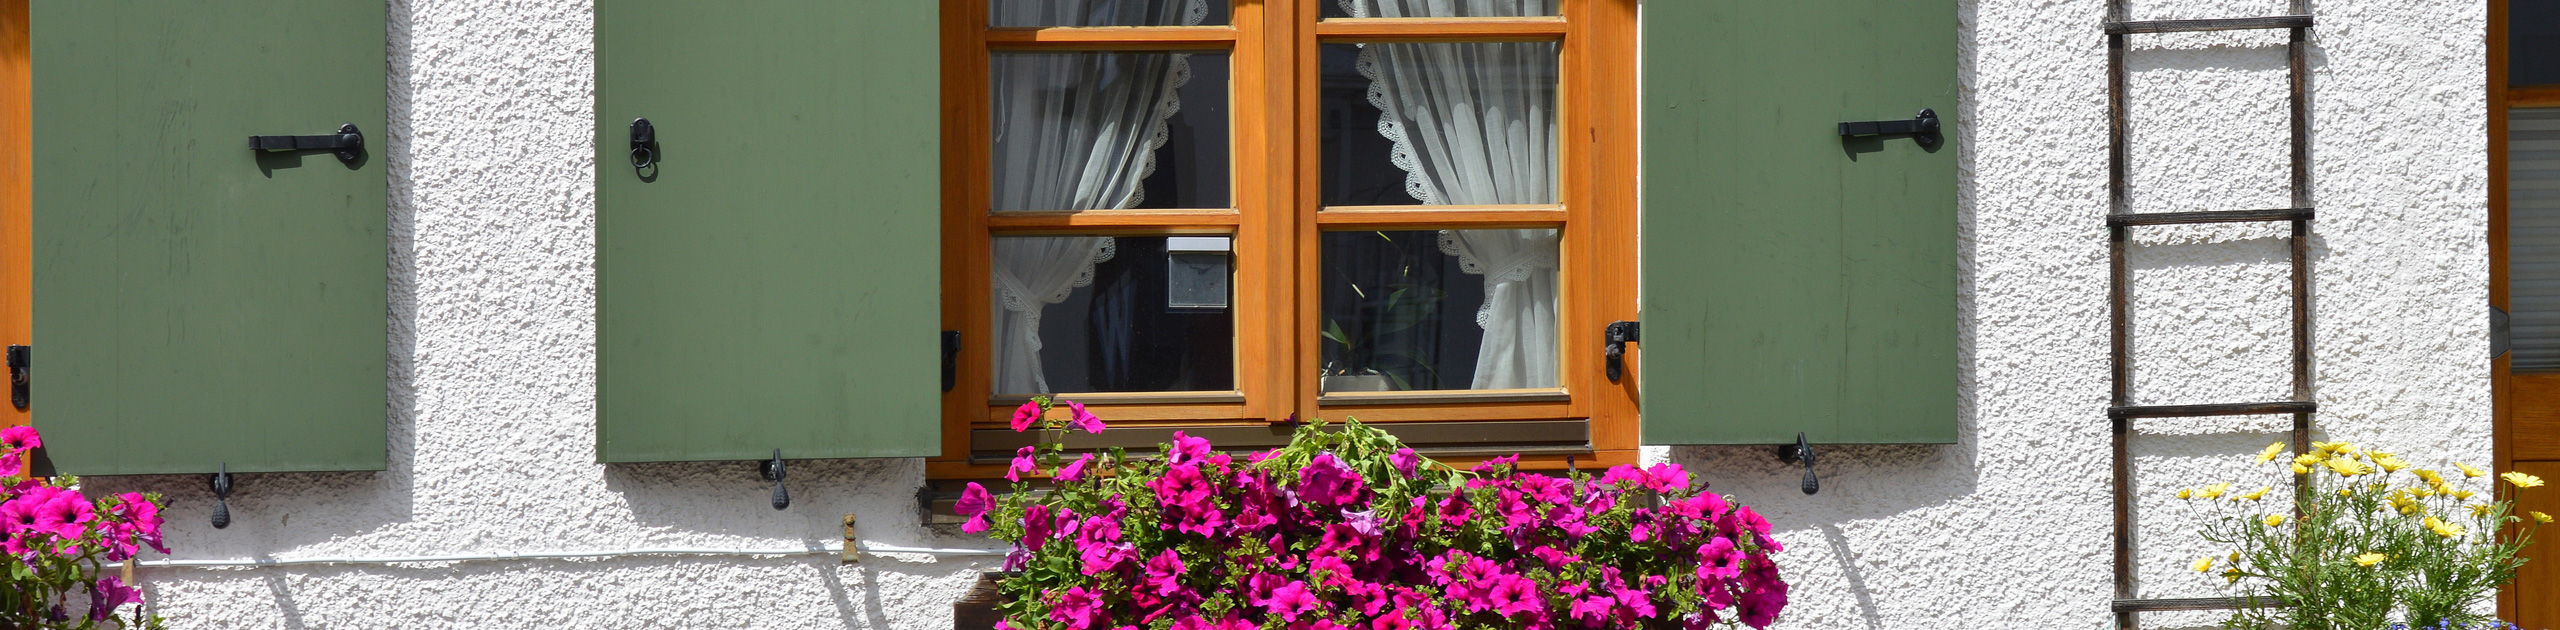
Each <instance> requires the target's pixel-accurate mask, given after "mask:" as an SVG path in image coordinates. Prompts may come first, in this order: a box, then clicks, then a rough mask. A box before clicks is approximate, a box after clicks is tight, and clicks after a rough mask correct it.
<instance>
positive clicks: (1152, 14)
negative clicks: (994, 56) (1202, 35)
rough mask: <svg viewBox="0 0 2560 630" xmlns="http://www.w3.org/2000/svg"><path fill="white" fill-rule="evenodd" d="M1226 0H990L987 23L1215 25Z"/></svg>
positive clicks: (1221, 22) (1223, 12) (1223, 20)
mask: <svg viewBox="0 0 2560 630" xmlns="http://www.w3.org/2000/svg"><path fill="white" fill-rule="evenodd" d="M1226 23H1227V0H989V2H987V25H988V26H994V27H1000V28H1001V27H1025V26H1030V27H1038V26H1216V25H1224V24H1226Z"/></svg>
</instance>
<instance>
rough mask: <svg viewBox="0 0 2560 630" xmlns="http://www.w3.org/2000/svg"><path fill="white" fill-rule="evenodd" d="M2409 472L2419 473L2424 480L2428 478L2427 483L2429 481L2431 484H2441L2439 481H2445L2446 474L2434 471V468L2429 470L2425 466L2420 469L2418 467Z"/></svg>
mask: <svg viewBox="0 0 2560 630" xmlns="http://www.w3.org/2000/svg"><path fill="white" fill-rule="evenodd" d="M2409 474H2412V475H2417V476H2418V478H2419V479H2424V480H2426V482H2427V483H2429V484H2439V483H2444V475H2443V474H2439V473H2437V472H2436V471H2432V470H2427V469H2424V468H2420V469H2417V470H2412V471H2409Z"/></svg>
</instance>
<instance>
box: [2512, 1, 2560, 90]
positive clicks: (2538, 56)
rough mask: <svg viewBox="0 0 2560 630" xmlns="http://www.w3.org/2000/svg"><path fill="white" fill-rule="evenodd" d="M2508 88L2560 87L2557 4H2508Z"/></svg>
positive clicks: (2558, 4)
mask: <svg viewBox="0 0 2560 630" xmlns="http://www.w3.org/2000/svg"><path fill="white" fill-rule="evenodd" d="M2507 85H2560V0H2508V2H2507Z"/></svg>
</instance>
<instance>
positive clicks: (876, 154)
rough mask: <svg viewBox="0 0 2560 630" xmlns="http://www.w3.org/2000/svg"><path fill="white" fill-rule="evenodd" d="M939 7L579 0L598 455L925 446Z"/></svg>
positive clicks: (935, 327) (933, 293)
mask: <svg viewBox="0 0 2560 630" xmlns="http://www.w3.org/2000/svg"><path fill="white" fill-rule="evenodd" d="M938 11H939V9H938V8H937V7H936V6H935V5H934V4H933V3H929V2H806V1H783V0H758V1H752V2H720V3H700V2H642V1H637V0H603V1H601V2H598V3H597V6H596V31H597V33H596V48H597V90H598V99H597V101H598V103H597V121H596V124H597V156H596V160H597V177H598V196H599V200H598V208H597V224H598V225H597V240H598V243H597V247H598V252H597V275H598V283H599V296H598V300H597V301H598V310H599V311H600V312H599V314H598V318H599V322H598V328H599V330H598V335H599V337H600V344H601V347H600V349H599V354H600V356H599V358H598V363H599V366H598V367H599V374H598V380H599V384H600V389H601V391H600V392H599V396H598V398H599V402H598V404H599V407H600V409H599V411H600V413H601V417H600V418H599V425H600V428H599V435H598V446H597V448H598V457H599V459H600V460H602V461H606V462H639V461H673V460H760V459H765V458H767V457H770V456H771V455H772V453H773V450H774V449H776V448H779V449H782V455H783V457H785V458H792V459H802V458H846V457H910V456H922V455H932V454H937V453H938V452H939V451H940V447H941V438H940V430H941V429H940V427H941V421H940V419H939V414H940V411H939V409H940V402H939V401H940V394H941V373H940V368H939V366H940V362H941V355H940V343H941V342H940V329H941V326H940V320H941V315H940V312H941V311H940V300H941V275H940V264H941V263H940V261H941V258H940V249H939V234H940V225H941V224H940V221H941V219H940V217H941V204H940V198H941V197H940V195H941V192H940V187H941V179H940V177H941V176H940V164H939V161H940V159H941V156H940V145H939V140H940V133H941V132H940V121H941V118H940V113H939V109H938V107H939V103H940V98H939V95H940V87H939V86H940V83H939V80H940V79H939V75H940V72H941V62H940V57H939V55H940V46H939V44H938V39H937V37H938V35H939V30H940V27H939V16H938ZM644 117H645V118H648V119H649V120H650V121H651V123H653V125H654V126H655V128H656V130H657V139H658V144H659V147H660V149H661V150H662V153H663V159H662V162H661V164H660V165H659V167H658V168H657V169H655V172H654V173H651V174H650V175H652V177H649V178H644V177H643V173H641V172H640V171H639V170H638V169H635V168H634V167H633V166H632V164H631V162H630V159H629V157H628V154H629V151H630V145H631V142H630V127H629V126H630V123H631V121H632V120H633V119H635V118H644ZM972 341H975V340H972Z"/></svg>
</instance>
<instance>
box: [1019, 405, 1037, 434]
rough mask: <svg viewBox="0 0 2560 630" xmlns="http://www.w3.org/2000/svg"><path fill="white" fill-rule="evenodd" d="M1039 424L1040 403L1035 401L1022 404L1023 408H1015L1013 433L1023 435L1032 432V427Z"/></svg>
mask: <svg viewBox="0 0 2560 630" xmlns="http://www.w3.org/2000/svg"><path fill="white" fill-rule="evenodd" d="M1039 422H1040V401H1037V400H1034V401H1029V402H1025V403H1022V406H1020V407H1015V408H1013V432H1015V433H1021V432H1024V431H1029V430H1031V425H1033V424H1038V423H1039Z"/></svg>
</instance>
